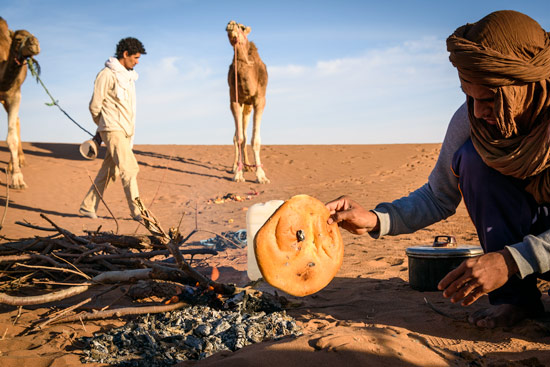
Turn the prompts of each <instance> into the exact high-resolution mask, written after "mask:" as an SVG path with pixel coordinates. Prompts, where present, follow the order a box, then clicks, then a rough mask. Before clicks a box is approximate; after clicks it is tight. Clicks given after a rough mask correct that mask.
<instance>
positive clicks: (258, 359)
mask: <svg viewBox="0 0 550 367" xmlns="http://www.w3.org/2000/svg"><path fill="white" fill-rule="evenodd" d="M439 148H440V145H439V144H407V145H322V146H321V145H320V146H317V145H301V146H284V145H275V146H264V147H263V150H262V161H263V163H264V167H265V170H266V174H267V176H268V177H269V179H270V180H271V184H268V185H259V184H256V183H255V182H254V181H253V180H255V176H254V174H253V173H251V172H248V173H245V178H246V179H247V182H244V183H235V182H232V181H231V178H232V174H231V173H230V172H229V169H230V165H231V164H232V147H231V146H229V145H226V146H200V145H194V146H179V145H177V146H176V145H154V146H153V145H137V146H136V147H135V153H136V157H137V159H138V162H139V164H140V174H139V177H138V179H139V184H140V192H141V196H142V199H143V201H144V202H145V204H146V205H147V206H148V208H149V209H150V210H151V211H152V212H153V213H154V214H155V216H156V217H157V218H158V219H159V221H160V223H162V224H163V226H164V227H165V228H168V227H171V226H178V224H179V225H180V230H181V232H182V233H183V234H184V235H185V234H187V233H189V232H190V231H191V230H192V229H193V228H195V221H196V222H197V224H198V227H199V228H201V229H204V230H208V231H211V232H218V233H219V232H224V231H229V230H231V231H236V230H238V229H242V228H245V227H246V224H245V215H246V208H248V207H250V206H251V205H253V204H255V203H258V202H264V201H268V200H272V199H283V200H284V199H288V198H289V197H291V196H293V195H296V194H308V195H311V196H313V197H316V198H318V199H319V200H321V201H322V202H327V201H330V200H332V199H335V198H336V197H338V196H340V195H342V194H348V195H351V196H352V197H353V198H355V199H356V200H357V201H358V202H360V203H361V204H363V205H364V206H365V207H367V208H369V207H373V206H374V205H376V204H377V203H378V202H381V201H391V200H393V199H396V198H399V197H401V196H403V195H406V194H407V193H409V192H411V191H412V190H414V189H416V188H417V187H419V186H420V185H422V184H423V183H424V182H425V181H426V179H427V176H428V174H429V172H430V170H431V169H432V167H433V166H434V164H435V162H436V159H437V155H438V152H439ZM24 149H25V153H26V158H27V163H28V164H27V166H25V167H24V168H23V172H24V175H25V181H26V183H27V184H28V185H29V187H28V188H27V189H26V190H23V191H14V190H9V191H8V190H6V177H5V175H3V174H0V182H1V184H0V213H2V215H4V213H5V218H3V220H2V225H3V227H2V229H1V230H0V235H2V236H3V239H2V240H1V241H2V242H5V241H7V240H8V239H21V238H27V237H33V236H35V235H45V234H44V233H41V232H40V231H37V230H36V229H32V228H28V227H25V226H22V225H19V224H16V222H17V221H19V222H24V221H27V222H29V223H32V224H33V225H37V226H46V227H47V226H49V225H48V223H47V222H46V221H45V220H44V219H43V218H42V217H41V216H40V214H41V213H42V214H45V215H47V216H48V217H49V218H51V219H52V220H53V221H54V222H55V223H57V224H58V225H59V226H61V227H63V228H65V229H67V230H70V231H71V232H73V233H75V234H82V233H83V231H85V230H95V229H97V228H99V227H100V226H101V230H103V231H113V232H115V231H117V233H119V234H136V233H137V234H146V233H147V231H146V229H145V228H143V227H142V226H140V225H138V224H137V223H136V222H135V221H133V220H131V219H130V216H129V212H128V208H127V205H126V201H125V198H124V195H123V191H122V187H121V184H120V183H119V181H117V182H116V183H115V184H114V185H112V186H111V187H109V188H108V189H107V191H106V194H105V201H106V202H107V204H108V206H109V209H111V211H112V212H113V214H114V216H115V217H116V218H117V221H115V220H113V218H112V217H111V215H110V213H109V211H108V210H107V209H106V208H105V206H103V205H101V206H100V209H99V211H98V215H99V218H98V219H88V218H82V217H80V216H79V215H78V214H77V211H78V207H79V204H80V201H81V200H82V198H83V196H84V194H85V192H86V191H87V190H88V188H89V186H90V183H91V179H90V177H92V178H93V177H95V174H96V172H97V170H98V169H99V166H100V164H101V159H96V160H93V161H90V160H85V159H83V158H81V157H80V155H79V153H78V146H77V145H76V144H53V143H26V144H24ZM103 149H104V148H102V150H101V152H100V158H101V157H103V154H104V151H103ZM8 160H9V154H8V150H7V147H6V145H5V143H2V145H0V162H1V164H2V166H5V165H6V164H7V162H8ZM251 192H258V193H259V194H258V195H252V196H250V199H249V200H245V201H241V202H238V201H228V202H225V203H221V204H215V203H213V202H212V199H215V198H216V197H219V196H223V195H225V194H228V193H233V194H236V195H241V196H244V197H246V196H247V195H249V193H251ZM6 196H9V205H8V206H7V211H6ZM0 218H2V217H0ZM180 221H181V222H180ZM117 223H118V228H117ZM440 234H448V235H454V236H455V237H456V238H457V240H458V242H459V243H460V244H478V242H477V236H476V233H475V230H474V228H473V226H472V224H471V222H470V220H469V218H468V215H467V212H466V210H465V208H464V207H463V205H461V206H460V207H459V208H458V211H457V213H456V214H455V215H454V216H452V217H450V218H448V220H445V221H443V222H440V223H437V224H434V225H432V226H430V227H428V228H426V229H423V230H421V231H418V232H416V233H414V234H409V235H401V236H395V237H385V238H382V239H378V240H374V239H372V238H370V237H369V236H356V235H352V234H350V233H348V232H346V231H344V230H342V236H343V239H344V243H345V255H344V262H343V265H342V267H341V269H340V271H339V272H338V274H337V276H336V277H335V278H334V279H333V281H332V282H331V283H330V284H329V285H328V286H327V287H326V288H324V289H323V290H321V291H320V292H318V293H316V294H313V295H310V296H307V297H303V298H295V297H290V296H288V297H287V298H288V299H289V300H291V302H292V304H293V307H292V308H290V309H288V313H289V314H290V315H292V316H293V317H295V318H296V319H297V320H298V322H299V324H300V325H301V326H302V327H303V328H304V335H302V336H300V337H297V338H284V339H282V340H279V341H266V342H263V343H259V344H255V345H252V346H248V347H245V348H243V349H241V350H239V351H237V352H234V353H232V352H221V353H218V354H216V355H214V356H211V357H209V358H207V359H205V360H202V361H200V362H185V363H182V364H181V365H184V366H190V365H193V366H194V365H196V366H212V365H216V366H300V367H305V366H317V367H319V366H543V365H550V321H549V320H550V318H549V317H546V318H543V319H540V320H526V321H523V322H521V323H520V324H518V325H516V326H514V327H509V328H497V329H493V330H482V329H478V328H476V327H474V326H471V325H469V324H468V323H467V322H466V321H465V320H466V317H467V315H468V314H470V313H472V312H474V311H475V310H477V309H479V308H481V307H486V306H487V305H488V301H487V297H483V298H482V299H480V300H479V301H478V302H476V303H475V304H473V305H472V306H469V307H462V306H460V305H457V304H452V303H451V302H449V301H448V300H446V299H444V298H443V296H442V295H441V293H440V292H419V291H415V290H413V289H412V288H411V287H410V285H409V283H408V279H409V275H408V261H407V260H408V259H407V256H406V254H405V250H406V248H407V247H410V246H417V245H425V244H429V243H431V242H432V241H433V238H434V236H435V235H440ZM211 236H212V234H211V233H208V232H199V233H197V234H195V235H194V236H193V238H192V240H194V241H198V240H201V239H206V238H209V237H211ZM205 262H206V266H205V267H203V268H201V271H203V272H204V273H205V274H209V271H210V269H211V268H212V267H214V266H215V267H217V268H218V269H219V270H220V278H219V279H218V281H220V282H227V283H235V284H237V285H240V286H243V285H245V284H247V283H248V278H247V275H246V249H227V250H226V251H223V252H220V253H219V254H218V255H217V256H214V257H208V258H207V259H205ZM258 287H260V288H261V289H262V290H264V291H267V292H273V291H274V290H273V288H270V287H269V286H268V285H266V284H262V283H260V284H259V285H258ZM540 287H541V290H543V291H544V293H543V301H544V304H545V307H546V310H550V297H549V296H548V294H547V293H546V291H547V290H548V284H547V283H541V284H540ZM279 294H282V293H281V292H279ZM424 299H427V300H428V301H429V302H430V303H431V304H432V305H433V306H434V307H436V308H437V309H438V310H440V311H442V312H443V313H445V314H446V316H444V315H441V314H438V313H436V312H434V311H433V310H432V309H431V308H429V307H428V306H427V305H426V303H425V301H424ZM115 306H116V304H115V305H113V306H112V307H115ZM47 311H48V310H47V309H46V308H44V307H39V306H32V307H31V306H27V307H24V308H23V309H22V312H21V315H20V317H18V318H17V314H18V310H17V308H16V307H13V306H6V305H0V362H1V364H2V367H8V366H17V367H41V366H55V367H59V366H79V365H82V363H81V362H80V356H81V352H80V350H79V349H78V346H77V345H76V344H75V339H76V338H78V337H80V336H89V335H91V334H92V333H94V332H96V331H99V330H105V329H108V328H111V327H114V326H119V325H122V324H123V323H124V320H122V319H109V320H102V321H87V322H85V323H80V322H78V323H67V324H60V325H52V326H50V327H47V328H45V329H44V330H42V331H40V332H37V333H34V334H30V335H21V333H22V331H23V330H24V328H25V326H26V325H28V323H30V322H32V321H34V320H36V319H38V318H40V317H42V315H44V314H45V313H46V312H47ZM16 319H17V322H16V323H15V324H14V320H16Z"/></svg>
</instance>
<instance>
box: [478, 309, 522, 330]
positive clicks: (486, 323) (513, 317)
mask: <svg viewBox="0 0 550 367" xmlns="http://www.w3.org/2000/svg"><path fill="white" fill-rule="evenodd" d="M529 316H530V314H529V313H528V312H527V311H526V310H525V309H523V308H521V307H519V306H516V305H509V304H503V305H496V306H491V307H489V308H484V309H481V310H478V311H476V312H474V313H473V314H471V315H470V317H468V321H469V322H470V324H472V325H476V326H478V327H482V328H489V329H492V328H495V327H500V326H512V325H515V324H517V323H518V322H520V321H522V320H524V319H526V318H527V317H529Z"/></svg>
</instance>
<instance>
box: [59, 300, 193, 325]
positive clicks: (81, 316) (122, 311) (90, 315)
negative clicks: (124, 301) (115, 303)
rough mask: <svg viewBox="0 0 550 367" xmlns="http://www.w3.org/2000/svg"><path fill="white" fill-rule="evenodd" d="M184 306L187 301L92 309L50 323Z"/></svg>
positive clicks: (158, 311)
mask: <svg viewBox="0 0 550 367" xmlns="http://www.w3.org/2000/svg"><path fill="white" fill-rule="evenodd" d="M185 306H187V303H185V302H178V303H172V304H169V305H161V306H145V307H123V308H117V309H113V310H106V311H94V312H89V313H84V314H78V315H74V316H67V317H64V318H62V319H59V320H56V321H54V322H52V324H58V323H62V322H71V321H79V320H97V319H107V318H111V317H123V316H129V315H145V314H148V313H161V312H168V311H173V310H177V309H179V308H183V307H185Z"/></svg>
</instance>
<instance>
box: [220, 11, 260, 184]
mask: <svg viewBox="0 0 550 367" xmlns="http://www.w3.org/2000/svg"><path fill="white" fill-rule="evenodd" d="M226 31H227V37H228V38H229V43H231V45H232V46H233V48H234V55H233V62H232V63H231V65H230V66H229V73H228V76H227V78H228V83H229V98H230V108H231V112H232V113H233V118H234V120H235V136H234V137H233V144H234V147H235V160H234V163H233V173H234V174H235V176H234V177H233V181H236V182H244V175H243V170H244V169H247V170H248V169H250V168H255V169H256V179H257V181H258V182H259V183H262V184H264V183H269V179H268V178H267V177H266V175H265V172H264V170H263V166H262V162H261V160H260V147H261V139H260V124H261V122H262V114H263V111H264V107H265V91H266V87H267V68H266V67H265V64H264V63H263V61H262V60H261V59H260V55H259V54H258V49H257V48H256V45H255V44H254V43H253V42H249V41H248V38H247V36H248V34H249V33H250V27H246V26H244V25H242V24H238V23H236V22H235V21H233V20H232V21H230V22H229V23H228V24H227V27H226ZM235 69H236V70H237V75H235ZM252 109H254V125H253V128H252V141H251V143H252V150H253V152H254V160H255V164H254V166H251V165H250V164H249V161H248V155H247V153H246V129H247V127H248V122H249V121H250V115H251V113H252Z"/></svg>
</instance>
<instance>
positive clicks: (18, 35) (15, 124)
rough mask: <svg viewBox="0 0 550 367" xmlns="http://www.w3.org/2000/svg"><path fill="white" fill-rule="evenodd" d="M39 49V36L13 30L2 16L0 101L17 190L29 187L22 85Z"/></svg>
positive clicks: (12, 184) (10, 166)
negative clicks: (22, 123)
mask: <svg viewBox="0 0 550 367" xmlns="http://www.w3.org/2000/svg"><path fill="white" fill-rule="evenodd" d="M39 52H40V45H39V44H38V40H37V39H36V37H34V36H33V35H32V34H30V33H29V32H27V31H25V30H19V31H15V32H13V31H11V30H10V29H9V28H8V24H7V23H6V21H5V20H4V19H3V18H2V17H0V102H1V103H2V104H3V105H4V109H5V110H6V112H7V113H8V137H7V139H6V142H7V144H8V148H9V150H10V155H11V157H10V162H9V165H8V170H9V171H10V172H12V183H11V185H10V186H11V187H12V188H15V189H24V188H25V187H27V185H26V184H25V181H23V173H22V172H21V165H23V164H24V163H25V157H24V155H23V147H22V145H21V127H20V124H19V105H20V104H21V85H22V84H23V82H24V81H25V78H26V77H27V59H28V58H29V57H30V58H32V57H33V56H35V55H38V53H39Z"/></svg>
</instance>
